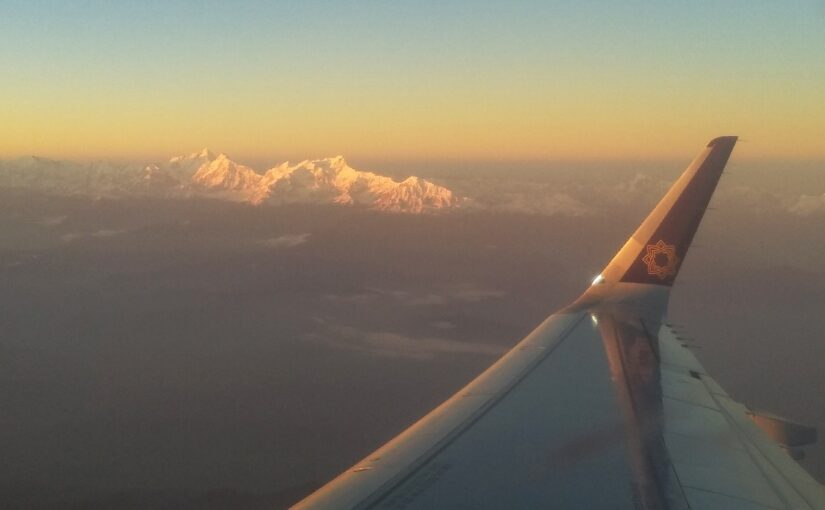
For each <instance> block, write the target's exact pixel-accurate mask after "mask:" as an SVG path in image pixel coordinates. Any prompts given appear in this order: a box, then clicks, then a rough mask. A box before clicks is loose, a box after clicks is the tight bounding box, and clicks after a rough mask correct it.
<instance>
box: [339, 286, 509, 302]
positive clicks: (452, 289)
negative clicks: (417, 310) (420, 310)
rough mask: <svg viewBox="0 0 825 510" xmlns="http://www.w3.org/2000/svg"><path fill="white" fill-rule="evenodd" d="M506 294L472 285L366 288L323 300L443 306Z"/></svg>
mask: <svg viewBox="0 0 825 510" xmlns="http://www.w3.org/2000/svg"><path fill="white" fill-rule="evenodd" d="M505 295H506V292H503V291H500V290H495V289H488V288H484V287H479V286H477V285H474V284H458V285H451V286H445V287H442V288H440V289H437V290H434V291H431V292H414V291H406V290H396V289H382V288H378V287H367V288H365V289H364V292H357V293H354V294H348V295H338V294H326V295H324V299H327V300H330V301H337V302H340V303H353V304H367V303H369V302H371V301H373V300H375V299H382V300H392V301H395V302H397V303H398V304H400V305H406V306H444V305H448V304H450V303H477V302H479V301H486V300H488V299H498V298H501V297H503V296H505Z"/></svg>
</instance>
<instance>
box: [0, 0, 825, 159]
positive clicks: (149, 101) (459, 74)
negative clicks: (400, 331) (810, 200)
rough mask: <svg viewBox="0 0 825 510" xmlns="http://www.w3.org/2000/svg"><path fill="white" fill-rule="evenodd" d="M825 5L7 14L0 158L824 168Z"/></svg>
mask: <svg viewBox="0 0 825 510" xmlns="http://www.w3.org/2000/svg"><path fill="white" fill-rule="evenodd" d="M823 50H825V3H823V2H821V1H797V2H793V3H792V4H791V3H785V2H777V1H757V0H735V1H734V0H731V1H725V2H717V1H710V0H697V1H692V2H676V1H664V2H638V1H628V2H590V1H575V2H573V1H570V2H550V1H500V2H490V1H480V0H474V1H469V0H461V1H450V2H446V1H443V0H442V1H429V0H427V1H422V0H417V1H392V2H389V1H380V0H373V1H307V2H296V1H289V2H277V1H266V2H265V1H237V2H234V1H233V2H224V1H200V2H197V1H191V0H182V1H170V0H164V1H155V0H140V1H137V0H136V1H95V0H86V1H79V0H78V1H64V0H60V1H38V0H22V1H19V0H0V69H2V75H1V76H2V78H0V126H2V127H0V158H7V157H15V156H20V155H27V154H37V155H42V156H51V157H65V158H99V157H103V158H116V159H117V158H165V157H168V156H170V155H173V154H178V153H181V152H191V151H193V150H196V149H199V148H200V147H203V146H209V147H211V148H213V149H216V150H221V151H225V152H227V153H229V154H230V155H232V156H233V157H235V158H240V159H243V158H248V159H250V158H258V159H261V158H272V159H278V158H292V159H296V158H298V159H303V158H312V157H322V156H327V155H332V154H344V155H347V156H348V157H353V158H362V159H364V158H375V159H394V158H395V159H412V160H416V159H438V158H442V159H504V160H507V159H567V158H571V159H602V158H606V159H609V158H670V157H680V158H684V157H690V156H692V155H693V154H694V153H695V152H696V150H697V147H698V146H701V144H702V143H704V142H706V141H707V140H708V139H709V138H711V137H713V136H716V135H720V134H738V135H740V136H741V137H742V138H743V140H744V141H745V143H743V144H740V148H739V149H738V152H739V156H740V157H754V158H794V159H822V158H825V143H823V135H825V51H823Z"/></svg>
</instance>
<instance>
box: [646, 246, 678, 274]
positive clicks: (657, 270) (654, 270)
mask: <svg viewBox="0 0 825 510" xmlns="http://www.w3.org/2000/svg"><path fill="white" fill-rule="evenodd" d="M642 262H644V263H645V264H646V265H647V274H649V275H653V276H656V277H658V278H659V279H660V280H665V279H667V278H668V277H670V276H676V268H677V267H678V266H679V257H678V256H677V255H676V247H675V246H673V245H672V244H667V243H665V242H664V241H662V240H661V239H660V240H659V241H658V242H657V243H656V244H648V245H647V249H646V253H645V256H644V257H642Z"/></svg>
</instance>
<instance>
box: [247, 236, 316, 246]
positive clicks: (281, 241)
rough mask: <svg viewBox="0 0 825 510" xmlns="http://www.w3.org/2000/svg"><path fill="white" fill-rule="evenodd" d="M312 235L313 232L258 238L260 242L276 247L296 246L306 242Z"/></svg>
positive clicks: (263, 244)
mask: <svg viewBox="0 0 825 510" xmlns="http://www.w3.org/2000/svg"><path fill="white" fill-rule="evenodd" d="M311 235H312V234H311V233H305V234H287V235H283V236H280V237H272V238H269V239H260V240H258V244H260V245H262V246H266V247H268V248H274V249H283V248H294V247H296V246H299V245H301V244H304V243H306V242H307V241H308V240H309V237H310V236H311Z"/></svg>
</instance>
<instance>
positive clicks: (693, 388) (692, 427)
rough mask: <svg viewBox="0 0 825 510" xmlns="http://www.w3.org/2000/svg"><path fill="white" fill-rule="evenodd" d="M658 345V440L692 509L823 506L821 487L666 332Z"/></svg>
mask: <svg viewBox="0 0 825 510" xmlns="http://www.w3.org/2000/svg"><path fill="white" fill-rule="evenodd" d="M658 343H659V346H660V352H661V353H662V370H661V374H662V388H663V400H664V419H665V425H664V430H663V437H664V440H665V444H666V447H667V450H668V457H669V458H670V461H671V462H672V464H673V467H674V469H675V472H676V475H677V477H678V479H679V483H680V485H681V486H682V488H683V489H684V493H685V495H686V497H687V499H688V502H689V504H690V506H691V508H774V509H811V508H813V509H823V508H825V491H823V488H822V486H821V485H819V484H818V483H817V482H816V481H815V480H813V479H812V478H811V477H810V475H808V473H807V472H805V470H803V469H802V468H801V467H800V466H799V465H798V464H797V463H796V462H794V461H793V459H791V457H790V456H789V455H788V454H787V452H785V451H784V450H782V448H780V447H779V446H778V445H777V444H776V443H774V442H773V441H771V440H770V438H768V437H767V436H766V435H765V434H764V433H763V432H762V431H761V430H759V428H758V427H756V425H754V423H753V422H752V421H751V420H750V418H748V416H747V414H746V413H747V408H746V407H745V406H743V405H741V404H739V403H737V402H735V401H734V400H733V399H731V398H730V396H728V395H727V394H726V393H725V392H724V391H723V390H722V389H721V388H720V387H719V385H718V384H717V383H716V381H714V380H713V379H712V378H711V377H710V376H708V375H707V374H706V373H705V371H704V369H701V365H699V362H698V361H697V360H696V358H695V357H694V356H693V354H692V353H690V352H689V351H688V350H687V349H686V348H685V347H683V346H682V344H681V341H680V340H679V338H678V337H677V335H676V334H675V333H674V332H673V331H672V330H670V329H669V328H668V327H666V326H665V327H662V328H661V329H660V331H659V334H658ZM666 359H667V364H665V360H666Z"/></svg>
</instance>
